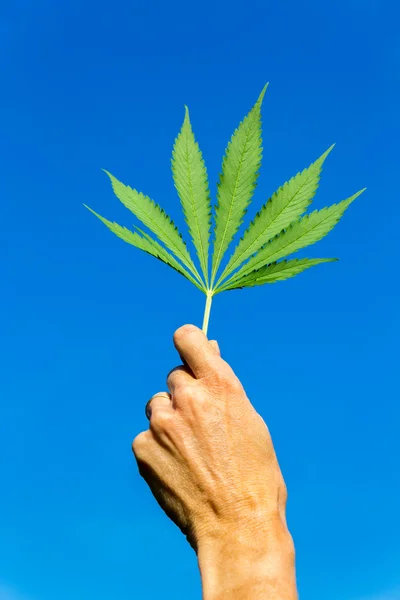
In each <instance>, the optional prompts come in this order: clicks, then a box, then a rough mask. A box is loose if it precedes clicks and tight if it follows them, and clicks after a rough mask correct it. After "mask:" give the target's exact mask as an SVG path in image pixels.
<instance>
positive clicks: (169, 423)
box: [150, 409, 174, 433]
mask: <svg viewBox="0 0 400 600" xmlns="http://www.w3.org/2000/svg"><path fill="white" fill-rule="evenodd" d="M173 422H174V415H173V413H171V412H170V411H169V410H162V409H160V410H156V411H154V413H153V415H152V417H151V421H150V427H151V428H153V429H154V430H155V431H158V432H161V433H165V432H167V431H170V430H171V429H172V427H173Z"/></svg>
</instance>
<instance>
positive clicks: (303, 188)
mask: <svg viewBox="0 0 400 600" xmlns="http://www.w3.org/2000/svg"><path fill="white" fill-rule="evenodd" d="M332 148H333V145H332V146H331V147H330V148H329V149H328V150H327V151H326V152H325V153H324V154H323V155H322V156H320V157H319V158H318V160H316V161H315V162H314V163H312V164H311V165H310V166H309V167H308V168H307V169H304V171H302V172H301V173H298V174H297V175H296V176H295V177H292V179H290V180H289V181H287V182H286V183H285V184H284V185H283V186H282V187H280V188H279V189H278V190H277V191H276V192H275V193H274V194H273V195H272V197H271V198H270V199H269V200H268V201H267V202H266V203H265V204H264V206H263V207H262V208H261V210H260V211H259V212H258V213H257V215H256V217H255V219H254V220H253V221H252V222H251V223H250V225H249V226H248V228H247V229H246V231H245V232H244V234H243V237H242V239H241V240H240V242H239V244H238V245H237V246H236V249H235V251H234V253H233V254H232V256H231V258H230V260H229V262H228V264H227V266H226V267H225V269H224V271H223V273H222V275H221V277H220V278H219V281H223V279H225V278H226V277H228V275H230V274H231V273H232V272H233V271H234V270H235V269H237V268H238V267H239V266H240V265H241V264H242V263H243V262H244V261H245V260H247V259H248V258H249V257H250V256H251V255H252V254H254V253H255V252H257V251H258V250H259V249H260V248H261V247H262V246H263V245H264V244H266V243H267V242H268V241H269V240H270V239H272V238H273V237H274V236H275V235H277V234H278V233H279V232H280V231H282V230H283V229H285V228H286V227H288V226H289V225H290V224H291V223H293V221H295V220H296V219H298V218H299V217H300V216H301V215H302V214H303V213H304V212H305V211H306V210H307V208H308V206H309V205H310V204H311V202H312V199H313V197H314V195H315V192H316V191H317V188H318V183H319V179H320V175H321V170H322V165H323V163H324V161H325V159H326V157H327V156H328V154H329V153H330V151H331V150H332ZM217 285H218V283H217Z"/></svg>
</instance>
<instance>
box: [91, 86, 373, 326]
mask: <svg viewBox="0 0 400 600" xmlns="http://www.w3.org/2000/svg"><path fill="white" fill-rule="evenodd" d="M267 86H268V84H267V85H266V86H265V87H264V88H263V90H262V92H261V94H260V96H259V98H258V100H257V102H256V103H255V105H254V106H253V108H252V109H251V110H250V112H249V113H248V115H247V116H246V117H245V118H244V119H243V121H242V122H241V123H240V124H239V126H238V128H237V129H236V130H235V132H234V133H233V135H232V137H231V139H230V141H229V143H228V146H227V148H226V150H225V154H224V157H223V160H222V169H221V174H220V176H219V181H218V184H217V202H216V204H215V206H214V207H213V206H212V203H211V198H210V191H209V185H208V177H207V170H206V166H205V163H204V160H203V156H202V153H201V150H200V148H199V145H198V143H197V142H196V139H195V137H194V134H193V130H192V126H191V123H190V118H189V110H188V108H187V107H186V106H185V118H184V121H183V125H182V127H181V130H180V132H179V134H178V137H177V138H176V140H175V144H174V147H173V151H172V160H171V165H172V175H173V180H174V184H175V188H176V191H177V193H178V196H179V198H180V202H181V205H182V210H183V214H184V217H185V221H186V223H187V226H188V229H189V233H190V236H191V238H192V242H193V245H194V248H195V250H196V253H197V257H198V264H199V267H200V271H201V273H200V272H199V269H198V267H197V266H196V264H195V262H194V261H193V259H192V257H191V255H190V253H189V250H188V249H187V246H186V243H185V242H184V240H183V238H182V235H181V233H180V232H179V231H178V228H177V227H176V225H175V224H174V222H173V221H172V219H171V218H170V217H169V216H168V215H167V214H166V213H165V211H164V210H163V209H162V208H161V207H160V206H159V205H158V204H156V203H155V202H154V201H153V200H151V199H150V198H149V197H148V196H145V195H144V194H142V193H141V192H138V191H137V190H135V189H132V188H131V187H129V186H127V185H124V184H123V183H121V182H120V181H118V179H116V178H115V177H114V176H113V175H111V173H108V171H105V173H107V175H108V176H109V178H110V180H111V185H112V188H113V190H114V193H115V195H116V196H117V198H118V199H119V200H120V201H121V202H122V204H123V205H124V206H126V208H128V209H129V210H130V211H131V212H132V213H133V214H134V215H135V217H136V218H137V219H138V220H139V221H140V222H141V223H142V224H143V225H144V226H145V227H146V228H147V229H148V230H150V232H151V233H152V234H153V236H154V237H152V236H151V235H150V234H149V233H146V232H145V231H143V230H142V229H139V227H137V226H135V231H131V230H129V229H126V227H121V226H120V225H118V224H117V223H113V222H111V221H108V220H107V219H105V218H104V217H102V216H100V215H99V214H97V213H96V212H95V211H94V210H92V209H91V208H89V207H88V206H86V205H85V206H86V208H88V209H89V210H90V211H91V212H92V213H93V214H94V215H95V216H96V217H98V218H99V219H100V220H101V221H102V222H103V223H104V224H105V225H106V226H107V227H108V228H109V229H110V230H111V231H112V232H113V233H115V235H117V236H118V237H119V238H121V239H122V240H124V241H125V242H127V243H128V244H131V245H132V246H135V247H136V248H139V249H140V250H143V251H144V252H147V253H148V254H151V256H154V257H155V258H158V259H159V260H161V261H162V262H164V263H165V264H167V265H169V266H170V267H172V268H173V269H175V270H176V271H178V273H181V275H184V277H186V278H187V279H189V281H191V282H192V283H193V285H195V286H196V287H197V288H198V289H199V290H200V291H202V292H204V294H205V295H206V306H205V311H204V319H203V331H204V333H206V334H207V329H208V323H209V317H210V310H211V303H212V298H213V296H215V295H216V294H219V293H221V292H225V291H227V290H235V289H240V288H245V287H253V286H255V285H264V284H265V283H275V282H276V281H283V280H284V279H289V278H290V277H294V276H295V275H297V274H298V273H301V272H302V271H305V270H306V269H309V268H310V267H313V266H315V265H318V264H321V263H326V262H333V261H336V260H338V259H336V258H300V259H297V258H294V259H291V260H287V257H288V256H291V255H292V254H294V253H295V252H297V251H298V250H300V249H302V248H305V247H307V246H310V245H312V244H315V242H318V241H319V240H321V239H322V238H323V237H325V236H326V235H327V234H328V233H329V232H330V231H331V230H332V229H333V228H334V227H335V225H336V224H337V223H338V222H339V220H340V219H341V217H342V216H343V213H344V212H345V210H346V209H347V208H348V207H349V206H350V204H351V203H352V202H353V201H354V200H355V199H356V198H357V197H358V196H359V195H360V194H362V192H364V191H365V188H364V189H362V190H360V191H359V192H357V193H356V194H354V195H353V196H350V197H349V198H347V199H346V200H342V201H341V202H339V203H338V204H333V205H332V206H328V207H326V208H323V209H322V210H315V211H313V212H311V213H309V214H305V212H306V210H307V208H308V207H309V205H310V204H311V202H312V199H313V198H314V195H315V193H316V191H317V188H318V184H319V179H320V175H321V170H322V166H323V164H324V161H325V159H326V157H327V156H328V154H329V153H330V151H331V150H332V148H333V146H331V147H330V148H329V149H328V150H327V151H326V152H324V154H322V156H320V157H319V158H318V159H317V160H316V161H315V162H313V163H312V164H311V165H310V166H309V167H308V168H306V169H304V171H302V172H301V173H298V174H297V175H295V176H294V177H292V179H290V180H289V181H287V182H286V183H284V184H283V185H282V186H281V187H280V188H279V189H278V190H277V191H276V192H275V193H274V194H273V195H272V196H271V198H269V199H268V200H267V202H266V203H265V204H264V205H263V206H262V208H261V209H260V211H259V212H258V213H257V214H256V216H255V217H254V219H253V221H252V222H251V223H250V225H249V226H248V227H247V229H246V230H245V232H244V233H243V236H242V238H241V239H240V240H239V242H238V244H237V246H236V248H235V249H234V251H233V253H232V255H231V257H230V258H229V260H228V262H227V264H226V266H225V267H224V268H223V269H221V263H222V260H223V257H224V255H225V253H226V251H227V249H228V247H229V246H230V244H231V243H232V241H233V239H234V237H235V235H236V233H237V232H238V229H239V228H240V225H241V224H242V222H243V218H244V216H245V214H246V211H247V208H248V206H249V204H250V202H251V200H252V197H253V194H254V191H255V188H256V183H257V178H258V173H259V169H260V165H261V157H262V147H261V143H262V139H261V106H262V102H263V99H264V95H265V92H266V89H267ZM212 221H213V222H214V232H213V238H214V239H213V252H212V257H211V258H210V230H211V228H212ZM220 271H222V272H221V273H220ZM219 273H220V274H219Z"/></svg>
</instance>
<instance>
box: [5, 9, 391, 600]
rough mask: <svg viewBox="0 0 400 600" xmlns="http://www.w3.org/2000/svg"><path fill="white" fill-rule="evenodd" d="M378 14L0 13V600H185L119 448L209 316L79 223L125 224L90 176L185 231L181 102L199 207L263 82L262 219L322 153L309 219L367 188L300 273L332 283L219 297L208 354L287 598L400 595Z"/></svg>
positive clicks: (134, 256) (187, 571)
mask: <svg viewBox="0 0 400 600" xmlns="http://www.w3.org/2000/svg"><path fill="white" fill-rule="evenodd" d="M395 4H396V3H395V2H394V1H393V2H388V1H385V0H379V2H378V0H363V1H361V0H339V1H338V2H335V3H333V2H317V1H316V0H305V1H304V2H301V3H298V2H294V1H293V0H292V1H286V2H285V1H283V2H269V1H268V2H267V1H261V0H252V1H250V2H241V3H236V2H227V1H226V0H223V1H221V2H215V3H214V2H211V0H203V2H201V3H197V4H190V3H187V2H182V1H180V0H179V1H173V2H171V3H163V2H151V1H149V0H140V1H136V2H128V1H127V0H114V2H112V3H105V2H103V1H102V0H100V1H97V2H94V1H92V0H91V1H89V0H79V1H78V0H72V1H68V2H67V1H66V0H58V1H57V2H54V1H51V2H50V0H47V1H45V0H37V1H36V2H32V1H28V0H13V2H3V3H2V4H1V8H0V57H1V58H0V63H1V82H2V86H1V87H2V92H1V97H0V108H1V137H0V159H1V162H0V165H1V166H0V169H1V198H2V200H1V221H0V244H1V260H0V281H1V296H0V314H1V316H0V323H1V347H0V352H1V362H0V364H1V367H0V394H1V405H0V600H55V599H57V600H71V599H72V598H73V599H74V600H88V599H89V598H96V600H114V599H116V598H118V600H132V599H133V598H149V599H156V598H159V597H161V596H162V597H163V598H165V600H167V599H170V598H171V599H172V598H173V599H174V600H184V599H185V600H186V599H187V598H193V599H200V597H201V595H200V580H199V576H198V573H197V565H196V560H195V555H194V553H193V551H192V550H191V549H190V548H189V546H188V545H187V543H186V541H185V539H184V537H183V536H182V535H181V533H180V532H179V531H178V529H176V528H175V526H174V525H173V524H172V523H170V522H169V521H168V519H167V518H166V517H165V516H164V514H163V513H162V512H161V510H160V509H159V507H158V505H157V504H156V503H155V501H153V498H152V496H151V494H150V492H149V491H148V490H147V487H146V485H145V483H144V482H143V480H142V479H140V477H139V476H138V474H137V470H136V464H135V463H134V460H133V458H132V456H131V450H130V443H131V440H132V439H133V437H134V436H135V435H136V434H137V433H138V432H139V431H141V430H142V429H144V428H145V427H146V426H147V421H146V419H145V416H144V405H145V402H146V401H147V399H148V397H149V396H151V395H152V394H153V393H154V392H156V391H158V390H159V389H163V388H164V387H165V383H164V379H165V376H166V374H167V372H168V371H169V370H170V369H171V368H172V367H173V366H175V365H176V364H177V362H178V359H177V355H176V353H175V351H174V349H173V346H172V343H171V338H172V334H173V331H174V330H175V329H176V328H177V327H178V326H179V325H181V324H183V323H187V322H189V323H195V324H198V325H200V324H201V318H202V311H203V304H204V299H203V296H202V295H201V294H200V292H198V291H197V290H196V289H195V288H192V286H191V284H189V283H188V282H186V280H185V279H183V278H182V277H181V276H180V275H178V274H175V273H174V272H172V271H170V269H168V268H167V267H165V266H164V265H162V264H161V263H160V262H159V261H156V260H154V259H152V258H151V257H148V256H147V255H144V254H143V255H142V254H141V253H140V252H139V251H137V250H135V249H134V248H131V247H129V246H127V245H125V244H123V242H121V241H120V240H118V239H117V238H115V237H114V236H112V234H111V233H109V232H107V230H106V229H105V228H104V227H103V226H102V225H101V224H100V223H99V222H98V221H97V220H96V219H95V218H94V217H93V216H92V215H90V214H89V213H88V212H87V211H86V210H85V209H84V208H83V207H82V203H84V202H85V203H87V204H89V205H91V206H93V208H95V209H96V210H98V211H99V212H100V213H102V214H104V215H105V216H106V217H108V218H111V219H115V220H117V221H119V222H121V223H122V224H124V225H126V226H131V225H132V224H133V222H134V219H133V217H132V215H131V214H130V213H129V212H128V211H126V210H125V209H124V208H123V207H122V206H121V205H120V204H119V203H118V201H117V200H116V198H115V197H114V196H113V195H112V192H111V189H110V186H109V183H108V180H107V177H106V176H105V175H104V173H102V171H101V168H105V169H108V170H110V171H111V172H112V173H113V174H115V175H116V176H117V177H119V178H120V179H122V180H123V181H125V182H126V183H130V184H131V185H133V186H135V187H137V188H138V189H140V190H142V191H144V192H145V193H147V194H148V195H150V196H152V197H153V198H154V199H156V200H157V201H158V202H160V204H162V206H163V207H165V209H166V210H167V211H168V213H170V215H171V216H172V217H173V218H174V219H175V220H176V221H177V223H178V224H179V225H180V226H182V225H183V222H182V217H181V214H180V206H179V201H178V199H177V197H176V195H175V191H174V187H173V183H172V178H171V175H170V155H171V149H172V144H173V140H174V137H175V135H176V134H177V132H178V130H179V128H180V126H181V123H182V119H183V114H184V112H183V106H184V104H187V105H188V106H189V108H190V111H191V118H192V123H193V127H194V129H195V132H196V135H197V138H198V140H199V142H200V144H201V147H202V149H203V153H204V156H205V159H206V161H207V165H208V170H209V175H210V180H211V184H212V190H213V192H214V190H215V181H216V178H217V175H218V172H219V169H220V164H221V157H222V153H223V150H224V148H225V145H226V143H227V141H228V139H229V137H230V135H231V133H232V132H233V130H234V128H235V127H236V126H237V124H238V123H239V121H240V119H241V118H242V117H243V116H244V115H245V113H246V112H247V111H248V110H249V109H250V107H251V106H252V104H253V103H254V101H255V99H256V98H257V96H258V94H259V92H260V90H261V88H262V86H263V85H264V83H265V82H266V81H269V82H270V87H269V89H268V92H267V95H266V98H265V102H264V108H263V124H264V148H265V150H264V160H263V169H262V174H261V176H260V179H259V186H258V188H257V192H256V195H255V198H254V205H253V208H252V211H253V213H254V212H255V210H256V209H258V208H259V207H260V206H261V204H262V203H263V202H264V201H265V200H266V199H267V198H268V196H269V194H270V193H271V192H273V191H274V189H275V188H276V187H278V186H279V185H280V184H282V183H283V182H284V181H285V180H286V179H288V178H289V177H290V176H292V175H294V174H295V173H296V172H297V171H298V170H300V169H302V168H304V167H305V166H307V165H308V164H309V163H310V162H311V161H313V160H314V159H316V158H317V157H318V156H319V155H320V154H321V153H322V152H323V151H324V150H325V149H326V148H327V147H328V146H329V145H330V144H331V143H333V142H336V144H337V145H336V148H335V149H334V151H333V153H332V154H331V155H330V156H329V158H328V160H327V162H326V166H325V169H324V172H323V177H322V183H321V186H320V189H319V192H318V194H317V197H316V199H315V207H317V208H318V207H322V206H324V205H327V204H331V203H333V202H336V201H339V200H342V199H343V198H345V197H347V196H349V195H350V194H353V193H354V192H356V191H357V190H358V189H360V188H362V187H364V186H367V188H368V189H367V192H366V193H365V194H364V195H363V196H362V197H361V198H360V199H359V200H357V201H356V203H355V204H353V205H352V206H351V208H350V209H349V210H348V211H347V213H346V215H345V218H344V219H343V221H342V222H341V223H340V225H339V226H338V227H337V229H335V231H334V232H332V233H331V234H330V235H329V236H328V237H327V238H325V239H324V240H323V241H322V242H320V243H319V245H318V246H314V247H312V248H311V249H310V250H309V252H308V253H307V254H308V255H309V256H339V258H340V259H341V260H340V262H338V263H335V264H329V265H323V266H321V267H317V268H316V269H314V270H310V271H309V272H307V273H305V274H303V275H300V276H299V277H297V278H295V279H293V280H291V281H288V282H284V283H280V284H277V285H274V286H265V287H261V288H259V289H250V290H245V291H237V292H230V293H226V294H224V295H221V296H218V297H217V299H216V301H215V303H214V308H213V312H212V315H211V324H210V336H212V337H213V338H217V339H218V341H219V343H220V346H221V349H222V353H223V355H224V357H225V358H226V359H227V360H228V361H229V362H230V363H231V364H232V366H233V367H234V369H235V370H236V372H237V373H238V375H239V376H240V378H241V379H242V381H243V384H244V385H245V387H246V389H247V391H248V394H249V396H250V398H251V400H252V401H253V403H254V405H255V406H256V408H257V409H258V410H259V411H260V412H261V414H262V415H263V417H264V419H265V420H266V421H267V422H268V424H269V426H270V429H271V432H272V435H273V438H274V440H275V445H276V449H277V452H278V456H279V459H280V462H281V466H282V470H283V473H284V476H285V478H286V480H287V484H288V488H289V505H288V519H289V524H290V528H291V531H292V533H293V536H294V538H295V542H296V548H297V565H298V582H299V589H300V592H301V595H302V597H303V598H307V600H320V599H321V598H324V600H361V599H362V600H364V599H368V600H369V599H374V600H378V599H385V600H388V599H389V598H390V600H395V599H398V598H400V575H399V564H400V547H399V538H400V517H399V510H398V508H399V501H400V483H399V454H400V443H399V434H398V430H399V416H400V413H399V402H398V397H399V393H398V375H396V370H397V367H398V338H399V320H398V310H395V309H396V301H395V298H396V297H397V298H398V291H399V286H398V282H397V271H398V266H397V265H398V233H396V232H398V222H399V218H400V209H399V194H398V184H397V174H398V167H399V151H398V139H399V133H400V128H399V112H398V107H399V91H400V78H399V72H400V44H399V40H398V37H397V34H398V20H399V16H400V15H399V9H398V7H396V6H395ZM253 213H251V215H252V214H253ZM251 215H250V216H251ZM182 228H183V227H182ZM304 254H305V253H303V254H302V255H304Z"/></svg>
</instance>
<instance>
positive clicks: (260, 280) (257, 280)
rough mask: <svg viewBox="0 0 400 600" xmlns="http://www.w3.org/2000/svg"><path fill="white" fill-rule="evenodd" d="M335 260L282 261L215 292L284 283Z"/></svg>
mask: <svg viewBox="0 0 400 600" xmlns="http://www.w3.org/2000/svg"><path fill="white" fill-rule="evenodd" d="M337 260H338V259H337V258H294V259H292V260H289V261H287V260H283V261H281V262H275V263H272V264H270V265H266V266H265V267H261V269H258V270H257V271H252V272H251V273H248V274H247V275H244V276H243V277H241V278H239V279H238V280H237V281H236V283H233V282H232V283H229V282H228V283H227V284H226V285H222V286H221V288H218V289H217V290H216V292H215V293H216V294H218V293H219V292H225V291H227V290H236V289H241V288H244V287H254V286H255V285H264V283H276V282H277V281H284V280H285V279H289V278H290V277H294V276H295V275H297V274H298V273H301V272H302V271H305V270H306V269H309V268H310V267H314V266H315V265H319V264H321V263H327V262H335V261H337Z"/></svg>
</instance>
